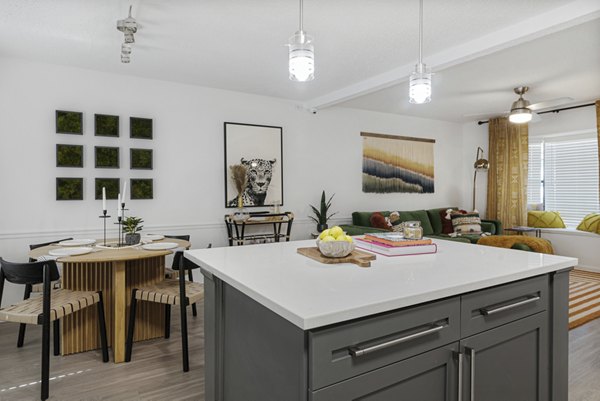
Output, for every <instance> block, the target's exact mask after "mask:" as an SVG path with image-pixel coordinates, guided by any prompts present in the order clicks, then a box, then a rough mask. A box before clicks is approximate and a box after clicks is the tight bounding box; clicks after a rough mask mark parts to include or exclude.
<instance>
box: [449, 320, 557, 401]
mask: <svg viewBox="0 0 600 401" xmlns="http://www.w3.org/2000/svg"><path fill="white" fill-rule="evenodd" d="M547 327H548V320H547V313H546V312H541V313H538V314H537V315H533V316H531V317H528V318H524V319H521V320H517V321H515V322H513V323H509V324H506V325H504V326H500V327H497V328H495V329H492V330H488V331H485V332H483V333H480V334H477V335H475V336H472V337H468V338H466V339H464V340H462V341H461V343H460V344H461V350H462V352H463V353H464V361H465V363H464V365H463V377H464V380H463V394H464V395H463V400H461V401H507V400H510V401H547V400H548V385H549V376H548V375H549V369H548V352H549V350H548V329H547Z"/></svg>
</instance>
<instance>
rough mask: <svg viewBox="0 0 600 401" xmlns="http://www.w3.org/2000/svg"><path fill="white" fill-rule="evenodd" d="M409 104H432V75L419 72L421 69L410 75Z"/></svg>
mask: <svg viewBox="0 0 600 401" xmlns="http://www.w3.org/2000/svg"><path fill="white" fill-rule="evenodd" d="M408 93H409V100H408V101H409V102H410V103H413V104H423V103H429V102H431V73H427V72H425V71H419V68H417V69H416V70H415V72H413V73H412V74H410V81H409V92H408Z"/></svg>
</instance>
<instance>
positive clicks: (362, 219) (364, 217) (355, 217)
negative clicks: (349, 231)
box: [352, 211, 390, 227]
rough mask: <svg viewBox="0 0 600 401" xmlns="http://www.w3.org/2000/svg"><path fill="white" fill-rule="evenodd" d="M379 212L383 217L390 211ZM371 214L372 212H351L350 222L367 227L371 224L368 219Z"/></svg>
mask: <svg viewBox="0 0 600 401" xmlns="http://www.w3.org/2000/svg"><path fill="white" fill-rule="evenodd" d="M380 213H381V214H383V216H384V217H387V216H389V215H390V212H386V211H383V212H380ZM371 214H373V212H353V213H352V224H353V225H355V226H362V227H369V226H370V225H371V222H370V221H369V220H370V219H371Z"/></svg>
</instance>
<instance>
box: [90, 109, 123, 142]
mask: <svg viewBox="0 0 600 401" xmlns="http://www.w3.org/2000/svg"><path fill="white" fill-rule="evenodd" d="M94 135H95V136H108V137H112V138H118V137H119V116H113V115H109V114H94Z"/></svg>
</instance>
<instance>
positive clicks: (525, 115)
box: [465, 86, 574, 124]
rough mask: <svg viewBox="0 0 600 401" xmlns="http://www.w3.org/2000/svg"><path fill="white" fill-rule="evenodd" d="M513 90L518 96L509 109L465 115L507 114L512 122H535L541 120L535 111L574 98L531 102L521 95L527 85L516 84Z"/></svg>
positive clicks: (526, 89) (526, 88) (527, 88)
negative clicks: (499, 111)
mask: <svg viewBox="0 0 600 401" xmlns="http://www.w3.org/2000/svg"><path fill="white" fill-rule="evenodd" d="M513 90H514V92H515V93H516V94H517V95H519V98H518V99H517V100H515V101H514V102H513V103H512V105H511V107H510V111H504V112H501V113H486V114H477V115H474V114H467V115H465V117H484V116H485V117H487V116H490V115H497V114H501V115H508V120H509V121H510V122H511V123H514V124H524V123H528V122H530V121H532V122H537V121H540V120H541V117H540V116H539V115H538V114H537V113H535V112H536V111H539V110H544V109H548V108H551V107H556V106H561V105H563V104H567V103H569V102H572V101H573V100H574V99H573V98H571V97H559V98H556V99H550V100H545V101H542V102H538V103H534V104H531V103H530V102H529V100H527V99H525V98H523V95H525V93H527V91H528V90H529V87H528V86H518V87H516V88H514V89H513Z"/></svg>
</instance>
